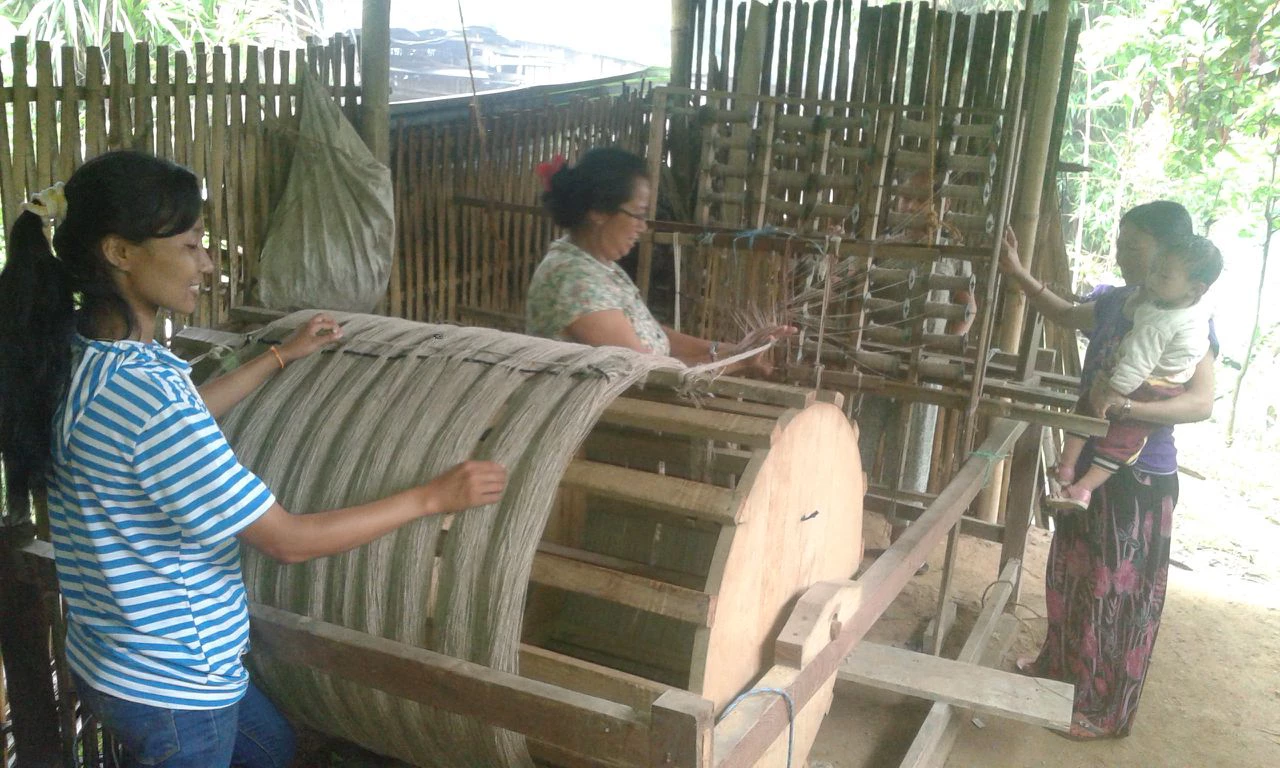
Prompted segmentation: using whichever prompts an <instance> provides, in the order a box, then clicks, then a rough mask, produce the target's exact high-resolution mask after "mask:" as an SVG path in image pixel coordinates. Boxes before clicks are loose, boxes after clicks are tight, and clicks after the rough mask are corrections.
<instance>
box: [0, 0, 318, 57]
mask: <svg viewBox="0 0 1280 768" xmlns="http://www.w3.org/2000/svg"><path fill="white" fill-rule="evenodd" d="M0 16H3V18H5V19H7V20H8V21H9V22H10V23H11V24H12V25H13V26H14V27H15V28H16V33H17V34H19V35H25V36H27V37H28V38H30V39H32V40H47V41H49V42H50V43H52V44H53V45H54V46H55V47H56V46H60V45H69V46H73V47H76V48H85V47H89V46H100V47H106V45H107V44H108V42H109V40H110V36H111V33H112V32H122V33H123V34H124V38H125V44H126V45H127V46H132V45H133V44H134V43H137V42H143V41H145V42H148V43H150V44H151V45H153V46H157V45H167V46H169V47H171V48H177V49H181V50H184V51H187V52H188V53H190V52H192V51H194V49H195V46H196V44H197V43H207V44H210V45H215V44H216V45H228V44H232V43H253V44H259V45H277V46H286V47H293V46H296V45H298V44H300V43H302V42H303V41H304V40H305V39H306V38H307V37H308V36H310V35H318V34H322V30H323V29H324V25H323V20H324V4H323V2H322V0H253V2H218V1H217V0H0Z"/></svg>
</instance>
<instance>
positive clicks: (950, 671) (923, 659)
mask: <svg viewBox="0 0 1280 768" xmlns="http://www.w3.org/2000/svg"><path fill="white" fill-rule="evenodd" d="M836 679H837V680H839V681H843V682H844V683H856V684H858V685H865V686H869V687H871V688H877V689H880V690H885V691H893V692H895V693H903V694H906V695H908V696H916V697H919V698H924V699H933V700H934V701H940V702H943V703H946V704H950V705H952V706H957V707H960V708H962V709H972V710H973V711H974V712H977V713H981V714H987V715H994V716H996V717H1003V718H1005V719H1008V720H1017V721H1019V722H1023V723H1029V724H1031V725H1040V726H1044V727H1047V728H1058V729H1066V728H1067V727H1069V726H1070V724H1071V701H1072V687H1071V686H1070V685H1068V684H1067V683H1061V682H1058V681H1056V680H1038V679H1035V678H1031V677H1027V676H1025V675H1019V674H1015V673H1013V672H1005V671H1003V670H999V669H987V668H985V667H981V666H977V665H975V664H967V663H963V662H959V661H953V660H951V659H945V658H941V657H938V656H931V655H929V654H927V653H917V652H915V651H908V650H905V649H902V648H893V647H891V646H887V645H880V644H878V643H862V644H861V645H859V646H858V647H857V648H855V649H854V650H853V653H851V654H849V657H848V658H847V659H845V661H844V663H843V664H841V665H840V672H839V673H838V674H837V676H836ZM840 690H841V684H840V683H837V684H836V691H837V692H839V691H840Z"/></svg>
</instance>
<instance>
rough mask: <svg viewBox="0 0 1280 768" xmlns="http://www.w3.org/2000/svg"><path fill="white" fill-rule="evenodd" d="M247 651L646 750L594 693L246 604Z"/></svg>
mask: <svg viewBox="0 0 1280 768" xmlns="http://www.w3.org/2000/svg"><path fill="white" fill-rule="evenodd" d="M249 615H250V618H251V619H252V623H251V629H252V634H253V642H254V649H255V650H254V652H255V653H262V654H267V655H269V656H271V657H272V658H273V660H274V661H275V662H276V663H279V664H290V665H301V666H306V667H309V668H311V669H315V670H317V671H319V672H323V673H326V674H329V675H333V676H334V677H338V678H340V679H344V680H350V681H352V682H356V683H360V684H362V685H366V686H369V687H371V688H374V689H376V690H380V691H385V692H386V693H389V694H391V695H392V696H396V697H399V698H402V699H408V700H410V701H416V702H420V703H422V704H426V705H428V706H431V707H435V708H438V709H444V710H447V711H449V712H455V713H457V714H460V715H466V716H468V717H474V718H477V719H479V720H482V721H484V722H486V723H488V724H490V725H494V726H497V727H499V728H505V729H507V730H510V731H515V732H517V733H523V734H525V735H527V736H531V737H533V738H536V739H540V740H542V741H545V742H548V743H550V744H553V745H557V746H563V747H566V748H573V749H575V750H583V751H587V752H588V753H598V754H599V755H601V756H602V757H603V758H606V759H613V760H617V761H619V762H634V760H626V758H627V757H628V756H634V755H639V754H645V753H647V752H648V751H649V733H648V728H646V727H645V725H644V724H643V723H642V722H641V721H640V719H639V717H638V715H637V713H636V712H635V710H633V709H632V708H630V707H627V706H624V705H622V704H618V703H616V702H612V701H606V700H605V699H601V698H599V697H596V696H588V695H586V694H581V693H577V692H575V691H568V690H565V689H564V688H560V687H558V686H555V685H548V684H547V683H543V682H539V681H536V680H528V679H525V678H523V677H520V676H519V675H514V674H511V673H508V672H500V671H498V670H495V669H491V668H489V667H486V666H483V665H481V664H474V663H472V662H468V661H463V660H461V659H455V658H453V657H451V656H446V655H444V654H441V653H436V652H434V651H429V650H426V649H424V648H417V647H414V646H410V645H405V644H403V643H397V642H395V641H392V640H387V639H385V638H381V637H373V636H370V635H366V634H364V633H362V632H357V631H355V630H352V629H347V628H346V627H341V626H338V625H336V624H329V623H327V622H323V621H318V620H316V619H312V618H309V617H306V616H299V615H297V614H292V613H288V612H286V611H282V610H279V609H277V608H271V607H269V606H265V605H258V604H253V605H250V607H249Z"/></svg>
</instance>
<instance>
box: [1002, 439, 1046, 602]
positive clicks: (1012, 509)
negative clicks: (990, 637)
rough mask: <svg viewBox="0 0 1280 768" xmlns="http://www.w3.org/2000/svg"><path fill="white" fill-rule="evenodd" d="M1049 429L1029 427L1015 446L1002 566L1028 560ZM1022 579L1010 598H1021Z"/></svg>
mask: <svg viewBox="0 0 1280 768" xmlns="http://www.w3.org/2000/svg"><path fill="white" fill-rule="evenodd" d="M1047 431H1048V430H1046V429H1045V428H1044V427H1040V426H1035V427H1030V428H1028V429H1027V431H1026V432H1024V433H1022V437H1020V438H1018V442H1017V443H1015V444H1014V446H1013V459H1012V462H1013V463H1012V465H1011V466H1010V468H1009V497H1008V498H1009V502H1008V505H1007V506H1006V507H1005V523H1004V524H1005V539H1004V541H1003V542H1002V545H1001V547H1000V568H1001V569H1003V568H1004V567H1005V566H1006V565H1007V564H1009V563H1010V562H1012V561H1014V560H1024V561H1025V559H1026V551H1027V531H1028V530H1030V528H1031V517H1032V515H1033V514H1034V513H1035V505H1036V501H1037V500H1038V497H1039V494H1038V489H1039V483H1038V482H1037V481H1038V480H1039V479H1040V449H1041V445H1042V443H1043V439H1044V435H1045V433H1046V432H1047ZM1021 586H1022V582H1021V580H1019V581H1018V582H1017V584H1016V585H1015V586H1014V589H1013V594H1012V595H1011V596H1010V599H1011V600H1012V601H1013V602H1015V603H1016V602H1017V601H1018V597H1019V594H1020V592H1021Z"/></svg>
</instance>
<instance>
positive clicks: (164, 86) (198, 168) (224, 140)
mask: <svg viewBox="0 0 1280 768" xmlns="http://www.w3.org/2000/svg"><path fill="white" fill-rule="evenodd" d="M33 48H34V50H33ZM56 54H57V58H56V60H55V51H54V50H53V48H52V46H51V45H50V44H49V43H47V42H36V43H35V44H34V46H32V45H31V44H30V43H29V42H28V41H27V40H26V39H25V38H17V39H15V40H14V43H13V46H12V62H13V71H12V72H7V73H6V72H0V212H2V214H3V221H4V229H5V237H6V238H7V237H8V232H9V228H10V227H11V226H12V224H13V221H14V219H15V218H16V217H17V215H18V214H19V213H20V212H21V205H22V202H23V201H25V200H26V199H27V198H28V197H29V196H30V195H32V194H34V193H36V192H39V191H40V190H42V189H44V188H45V187H48V186H49V185H50V184H52V183H53V182H54V181H60V180H61V181H65V180H66V179H67V178H68V177H69V176H70V175H71V172H72V171H73V170H75V168H77V167H78V166H79V165H80V164H81V163H83V162H84V160H85V159H87V158H92V157H94V156H96V155H98V154H101V153H102V152H105V151H108V150H113V149H124V148H133V149H138V150H143V151H147V152H152V153H154V154H157V155H159V156H161V157H165V158H169V159H171V160H174V161H175V162H177V163H180V164H182V165H185V166H187V167H189V168H191V169H192V170H193V171H195V172H196V174H197V175H199V176H200V177H201V178H203V179H204V180H205V183H206V187H207V193H206V194H207V205H206V210H205V229H206V231H207V232H208V236H209V246H210V255H211V257H212V258H213V261H214V265H215V268H216V273H215V276H214V278H213V279H212V280H211V284H210V286H209V289H210V290H208V291H207V292H205V293H204V294H203V297H202V300H201V303H200V306H199V308H198V309H197V311H196V313H195V315H194V316H193V317H191V318H187V320H188V321H189V322H191V323H193V324H196V325H203V326H212V325H217V324H219V323H221V322H223V321H225V320H226V318H227V311H228V309H229V308H230V307H231V306H234V305H237V304H242V303H246V300H247V299H248V298H249V297H250V296H251V294H252V291H253V288H254V281H255V278H256V274H257V263H258V254H259V249H260V248H261V245H262V241H263V239H264V237H265V234H266V225H267V217H268V215H269V213H270V210H271V206H272V205H273V204H274V202H275V200H276V198H277V196H278V195H279V194H280V192H281V190H282V189H283V186H284V181H285V178H286V173H287V171H288V159H289V156H290V154H291V151H292V146H293V143H294V137H295V136H296V131H297V109H298V99H299V95H300V92H301V91H300V88H299V86H298V83H297V73H299V72H301V71H302V69H303V68H304V67H310V68H311V70H312V72H314V73H315V74H316V75H318V76H319V77H320V78H321V80H322V82H324V83H325V84H326V85H327V86H328V87H329V88H330V89H331V91H332V93H333V95H334V98H335V99H336V100H337V101H338V102H339V103H340V104H341V105H342V107H343V109H344V111H345V112H346V113H347V115H348V117H349V118H352V119H354V118H355V117H356V112H357V110H358V102H359V95H360V91H359V86H358V85H357V71H356V50H355V45H354V44H353V43H352V42H351V41H349V40H347V39H346V38H343V37H335V38H334V39H333V40H331V41H329V43H328V44H327V45H323V46H322V45H319V44H313V45H312V46H310V47H309V48H307V49H305V50H304V49H299V50H296V51H285V50H280V51H277V50H274V49H265V50H259V49H258V48H257V47H256V46H247V47H244V48H241V47H240V46H231V47H229V48H224V47H222V46H217V47H214V48H213V49H212V50H209V49H207V48H205V47H204V46H203V45H200V46H197V48H196V51H195V55H194V56H188V55H187V54H186V53H185V52H183V51H170V50H169V49H167V48H165V47H163V46H160V47H157V48H154V49H152V48H151V47H150V46H148V45H147V44H146V43H139V44H138V45H137V46H136V47H135V48H133V49H132V50H128V49H126V47H125V45H124V37H123V35H122V34H120V33H116V34H114V35H112V38H111V44H110V46H109V47H108V48H107V49H106V50H103V49H100V48H89V49H87V50H84V51H77V50H76V49H74V48H69V47H64V48H62V49H60V50H59V51H57V52H56Z"/></svg>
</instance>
